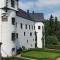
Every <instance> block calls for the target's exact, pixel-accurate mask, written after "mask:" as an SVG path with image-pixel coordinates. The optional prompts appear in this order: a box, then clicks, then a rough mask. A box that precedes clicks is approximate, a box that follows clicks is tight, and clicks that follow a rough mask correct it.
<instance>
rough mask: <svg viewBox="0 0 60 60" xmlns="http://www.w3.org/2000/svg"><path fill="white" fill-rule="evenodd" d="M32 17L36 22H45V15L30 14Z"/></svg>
mask: <svg viewBox="0 0 60 60" xmlns="http://www.w3.org/2000/svg"><path fill="white" fill-rule="evenodd" d="M30 16H31V18H32V19H34V21H35V22H43V21H44V15H43V13H34V14H32V13H30Z"/></svg>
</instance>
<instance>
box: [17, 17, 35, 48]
mask: <svg viewBox="0 0 60 60" xmlns="http://www.w3.org/2000/svg"><path fill="white" fill-rule="evenodd" d="M16 22H17V29H16V33H18V39H17V40H16V46H17V48H20V47H22V46H24V47H25V48H27V49H28V48H35V34H34V33H35V30H34V25H35V23H34V22H33V21H30V20H27V19H24V18H21V17H16ZM21 23H22V26H23V27H22V29H21V27H20V26H21ZM26 24H27V29H26V28H25V27H26ZM29 25H30V29H29ZM32 26H33V29H32ZM24 32H25V36H24ZM30 32H32V36H30ZM27 40H28V42H27Z"/></svg>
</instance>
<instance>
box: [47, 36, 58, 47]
mask: <svg viewBox="0 0 60 60" xmlns="http://www.w3.org/2000/svg"><path fill="white" fill-rule="evenodd" d="M58 44H59V41H58V38H57V37H56V36H47V38H46V47H48V46H51V45H58Z"/></svg>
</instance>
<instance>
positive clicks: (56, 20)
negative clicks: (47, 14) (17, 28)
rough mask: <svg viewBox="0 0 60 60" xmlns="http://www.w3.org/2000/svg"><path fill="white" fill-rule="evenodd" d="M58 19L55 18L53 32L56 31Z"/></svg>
mask: <svg viewBox="0 0 60 60" xmlns="http://www.w3.org/2000/svg"><path fill="white" fill-rule="evenodd" d="M57 25H58V19H57V17H55V31H57Z"/></svg>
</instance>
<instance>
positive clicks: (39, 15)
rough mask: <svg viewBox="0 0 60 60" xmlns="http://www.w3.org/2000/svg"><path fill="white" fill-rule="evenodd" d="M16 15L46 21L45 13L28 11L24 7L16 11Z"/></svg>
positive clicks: (36, 20)
mask: <svg viewBox="0 0 60 60" xmlns="http://www.w3.org/2000/svg"><path fill="white" fill-rule="evenodd" d="M16 16H19V17H22V18H25V19H28V20H31V21H35V22H43V21H44V15H43V13H26V12H25V11H23V10H22V9H19V11H17V12H16Z"/></svg>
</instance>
